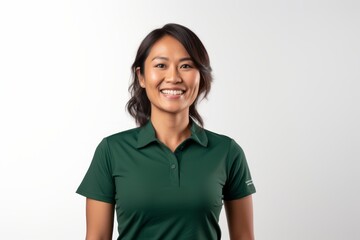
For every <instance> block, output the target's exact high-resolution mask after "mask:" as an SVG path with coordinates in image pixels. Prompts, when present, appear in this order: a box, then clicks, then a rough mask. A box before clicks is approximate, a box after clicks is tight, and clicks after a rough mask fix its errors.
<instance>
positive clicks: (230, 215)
mask: <svg viewBox="0 0 360 240" xmlns="http://www.w3.org/2000/svg"><path fill="white" fill-rule="evenodd" d="M224 205H225V211H226V218H227V222H228V227H229V235H230V239H231V240H254V239H255V238H254V226H253V204H252V196H251V195H249V196H246V197H243V198H240V199H236V200H231V201H224Z"/></svg>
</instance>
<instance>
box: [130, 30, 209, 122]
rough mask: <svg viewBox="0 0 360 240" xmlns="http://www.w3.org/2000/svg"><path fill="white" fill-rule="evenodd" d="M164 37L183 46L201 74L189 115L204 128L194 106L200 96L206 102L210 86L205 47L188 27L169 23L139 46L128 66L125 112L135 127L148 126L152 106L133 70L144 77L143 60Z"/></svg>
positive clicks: (149, 35)
mask: <svg viewBox="0 0 360 240" xmlns="http://www.w3.org/2000/svg"><path fill="white" fill-rule="evenodd" d="M166 35H168V36H171V37H174V38H175V39H177V40H178V41H179V42H180V43H181V44H182V45H183V46H184V48H185V49H186V51H187V52H188V54H189V55H190V57H191V59H192V61H193V62H194V65H195V66H196V68H197V69H198V70H199V72H200V84H199V92H198V95H197V97H196V99H195V101H194V103H193V104H192V105H191V106H190V109H189V115H190V117H191V118H192V119H194V120H196V121H197V122H198V123H199V124H200V125H201V126H203V125H204V122H203V119H202V117H201V116H200V114H199V112H198V111H197V109H196V105H197V103H198V100H199V98H200V96H202V99H203V98H206V96H207V95H208V93H209V92H210V88H211V82H212V75H211V66H210V59H209V55H208V53H207V51H206V49H205V47H204V45H203V44H202V42H201V41H200V39H199V38H198V37H197V36H196V34H195V33H194V32H192V31H191V30H190V29H188V28H187V27H184V26H182V25H179V24H174V23H169V24H166V25H164V26H163V27H162V28H158V29H155V30H153V31H152V32H150V33H149V34H148V35H147V36H146V37H145V38H144V40H143V41H142V42H141V44H140V46H139V48H138V50H137V53H136V57H135V61H134V63H133V64H132V66H131V72H132V82H131V84H130V86H129V92H130V95H131V98H130V100H129V101H128V102H127V104H126V107H127V110H128V112H129V113H130V115H131V116H132V117H134V118H135V121H136V124H137V125H140V126H143V125H145V124H146V123H147V122H148V120H149V118H150V115H151V103H150V101H149V99H148V97H147V95H146V91H145V89H144V88H142V87H141V86H140V82H139V79H138V76H137V74H136V69H137V68H138V67H139V68H140V73H141V74H144V64H145V60H146V58H147V57H148V55H149V53H150V50H151V48H152V46H153V45H154V44H155V43H156V42H157V41H158V40H160V39H161V38H162V37H164V36H166Z"/></svg>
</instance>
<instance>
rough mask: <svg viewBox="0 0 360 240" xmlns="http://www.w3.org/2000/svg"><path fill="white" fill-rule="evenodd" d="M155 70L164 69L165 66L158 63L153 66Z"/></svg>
mask: <svg viewBox="0 0 360 240" xmlns="http://www.w3.org/2000/svg"><path fill="white" fill-rule="evenodd" d="M155 67H156V68H164V67H165V64H162V63H159V64H156V65H155Z"/></svg>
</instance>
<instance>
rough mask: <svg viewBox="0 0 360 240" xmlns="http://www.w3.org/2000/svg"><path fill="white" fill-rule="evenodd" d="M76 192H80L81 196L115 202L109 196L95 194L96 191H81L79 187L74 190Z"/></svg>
mask: <svg viewBox="0 0 360 240" xmlns="http://www.w3.org/2000/svg"><path fill="white" fill-rule="evenodd" d="M76 193H77V194H80V195H81V196H84V197H87V198H91V199H94V200H97V201H101V202H106V203H111V204H115V201H114V199H112V198H110V197H106V196H102V195H99V194H96V193H89V192H86V191H82V190H81V189H78V190H77V191H76Z"/></svg>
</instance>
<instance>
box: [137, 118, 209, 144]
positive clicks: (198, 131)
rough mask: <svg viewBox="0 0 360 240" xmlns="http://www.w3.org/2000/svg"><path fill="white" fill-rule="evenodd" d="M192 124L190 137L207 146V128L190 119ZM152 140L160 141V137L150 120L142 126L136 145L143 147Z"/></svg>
mask: <svg viewBox="0 0 360 240" xmlns="http://www.w3.org/2000/svg"><path fill="white" fill-rule="evenodd" d="M190 124H191V126H190V131H191V136H190V138H189V139H192V140H194V141H195V142H197V143H198V144H200V145H201V146H203V147H207V144H208V138H207V136H206V133H205V130H204V129H203V128H202V127H200V126H199V125H197V124H196V123H195V122H194V121H193V120H192V119H190ZM185 141H186V140H185ZM152 142H158V139H157V138H156V135H155V129H154V126H153V125H152V123H151V121H150V120H149V121H148V122H147V123H146V124H145V125H144V126H142V127H140V131H139V133H138V139H137V146H136V147H137V148H142V147H145V146H146V145H148V144H150V143H152Z"/></svg>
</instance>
